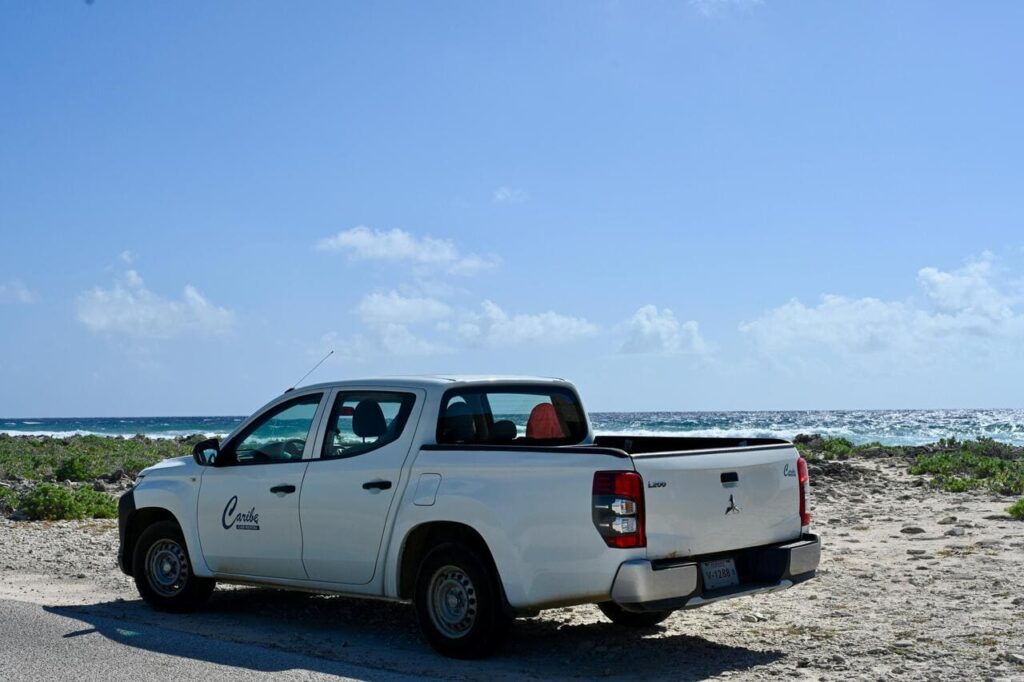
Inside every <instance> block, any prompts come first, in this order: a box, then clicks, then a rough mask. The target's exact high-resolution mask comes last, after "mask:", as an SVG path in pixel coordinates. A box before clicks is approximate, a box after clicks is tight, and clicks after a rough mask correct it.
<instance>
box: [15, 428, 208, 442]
mask: <svg viewBox="0 0 1024 682" xmlns="http://www.w3.org/2000/svg"><path fill="white" fill-rule="evenodd" d="M0 433H2V434H4V435H6V436H36V437H48V438H71V437H72V436H104V437H106V438H132V437H133V436H135V435H138V434H135V433H103V432H101V431H85V430H82V429H76V430H74V431H20V430H16V429H0ZM197 433H200V432H198V431H159V432H154V433H145V432H143V433H142V434H141V435H143V436H145V437H146V438H151V439H153V440H173V439H175V438H184V437H185V436H194V435H196V434H197ZM202 435H203V436H204V437H206V438H224V437H225V436H227V435H228V432H227V431H225V432H223V433H203V434H202Z"/></svg>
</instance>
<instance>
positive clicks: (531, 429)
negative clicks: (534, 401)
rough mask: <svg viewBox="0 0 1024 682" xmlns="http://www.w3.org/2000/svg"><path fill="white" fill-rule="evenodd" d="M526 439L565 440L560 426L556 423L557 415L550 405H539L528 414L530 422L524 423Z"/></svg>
mask: <svg viewBox="0 0 1024 682" xmlns="http://www.w3.org/2000/svg"><path fill="white" fill-rule="evenodd" d="M526 437H527V438H538V439H548V438H565V433H564V432H563V431H562V424H561V423H560V422H559V421H558V413H556V412H555V406H554V405H552V404H551V403H541V404H540V405H537V406H536V407H534V408H533V410H532V411H531V412H530V420H529V421H528V422H526Z"/></svg>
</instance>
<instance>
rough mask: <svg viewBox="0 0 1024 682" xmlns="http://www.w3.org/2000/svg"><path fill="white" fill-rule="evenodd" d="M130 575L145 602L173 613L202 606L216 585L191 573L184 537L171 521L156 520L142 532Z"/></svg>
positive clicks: (137, 543) (136, 546)
mask: <svg viewBox="0 0 1024 682" xmlns="http://www.w3.org/2000/svg"><path fill="white" fill-rule="evenodd" d="M132 575H134V576H135V586H136V587H137V588H138V590H139V594H140V595H142V598H143V599H144V600H145V602H146V603H147V604H149V605H150V606H152V607H153V608H155V609H160V610H161V611H172V612H176V613H183V612H186V611H194V610H196V609H197V608H199V607H200V606H202V605H203V604H204V603H206V600H207V599H209V597H210V594H211V593H212V592H213V588H214V587H215V585H216V583H215V582H214V581H213V580H211V579H210V578H200V577H198V576H197V575H195V574H194V573H193V572H192V566H191V564H190V563H189V559H188V550H187V549H186V547H185V538H184V537H182V534H181V529H180V528H178V524H176V523H174V522H173V521H158V522H157V523H154V524H152V525H151V526H149V527H148V528H146V529H145V530H144V531H142V534H141V535H139V539H138V541H137V542H136V543H135V552H134V555H133V557H132Z"/></svg>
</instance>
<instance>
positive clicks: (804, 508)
mask: <svg viewBox="0 0 1024 682" xmlns="http://www.w3.org/2000/svg"><path fill="white" fill-rule="evenodd" d="M796 475H797V482H798V484H799V486H800V526H801V529H802V530H804V531H806V530H807V529H808V526H810V525H811V512H810V510H809V509H808V497H809V493H810V485H811V475H810V474H809V473H808V471H807V460H806V459H804V458H803V457H797V458H796Z"/></svg>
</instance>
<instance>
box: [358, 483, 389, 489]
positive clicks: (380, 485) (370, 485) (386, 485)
mask: <svg viewBox="0 0 1024 682" xmlns="http://www.w3.org/2000/svg"><path fill="white" fill-rule="evenodd" d="M390 489H391V481H367V482H366V483H364V484H363V490H390Z"/></svg>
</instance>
